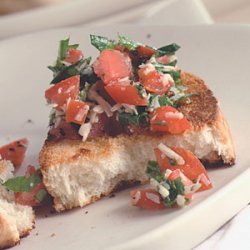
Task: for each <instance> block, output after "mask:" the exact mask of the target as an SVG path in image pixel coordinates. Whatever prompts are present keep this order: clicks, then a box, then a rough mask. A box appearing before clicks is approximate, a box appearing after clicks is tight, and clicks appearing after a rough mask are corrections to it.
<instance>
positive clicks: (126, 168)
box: [39, 72, 235, 211]
mask: <svg viewBox="0 0 250 250" xmlns="http://www.w3.org/2000/svg"><path fill="white" fill-rule="evenodd" d="M181 80H182V82H183V84H184V85H186V86H187V87H188V90H187V92H190V93H195V94H196V95H195V96H192V97H191V99H192V102H191V103H190V104H186V103H183V105H181V106H180V108H179V110H180V111H181V112H182V113H183V114H184V115H185V116H186V117H187V118H188V119H189V121H190V122H191V125H192V128H191V129H190V130H188V131H186V132H184V133H183V134H180V135H171V134H153V133H148V134H147V133H142V134H135V135H127V134H121V135H118V136H116V137H96V138H93V139H88V140H87V141H85V142H82V141H81V140H80V139H75V140H72V139H67V138H64V139H63V138H61V139H60V140H54V139H53V137H51V136H49V138H48V139H47V141H46V142H45V144H44V146H43V148H42V150H41V152H40V158H39V161H40V165H41V170H42V174H43V181H44V184H45V186H46V188H47V189H48V191H49V193H50V194H51V195H52V196H53V197H54V206H55V209H56V210H57V211H63V210H65V209H71V208H74V207H78V206H80V207H82V206H85V205H87V204H89V203H92V202H93V201H95V200H97V199H99V198H100V197H101V196H105V195H109V194H110V193H111V192H112V191H113V190H115V189H116V188H117V187H118V186H119V185H120V184H121V183H124V182H126V183H129V184H130V183H132V182H141V183H145V182H147V180H148V178H147V176H146V174H145V168H146V165H147V162H148V160H152V159H154V153H153V148H154V147H155V146H157V145H158V144H159V143H160V142H162V143H165V144H167V145H169V146H178V147H183V148H185V149H188V150H190V151H192V152H193V153H194V154H195V155H196V156H197V157H198V158H199V159H201V160H202V161H204V162H207V163H209V164H215V163H223V164H227V165H232V164H234V162H235V154H234V148H233V144H232V139H231V135H230V131H229V128H228V125H227V123H226V121H225V119H224V116H223V114H222V112H221V110H220V107H219V104H218V101H217V100H216V98H215V97H214V95H213V93H212V91H211V90H209V88H208V87H207V85H206V84H205V83H204V81H203V80H201V79H200V78H198V77H196V76H194V75H192V74H190V73H186V72H184V73H182V76H181Z"/></svg>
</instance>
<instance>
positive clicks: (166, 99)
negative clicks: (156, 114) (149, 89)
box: [158, 95, 173, 106]
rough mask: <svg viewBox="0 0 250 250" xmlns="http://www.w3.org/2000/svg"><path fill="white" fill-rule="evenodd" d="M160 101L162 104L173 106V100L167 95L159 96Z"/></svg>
mask: <svg viewBox="0 0 250 250" xmlns="http://www.w3.org/2000/svg"><path fill="white" fill-rule="evenodd" d="M158 101H159V104H160V105H161V106H173V101H172V100H171V99H170V98H169V97H168V96H167V95H162V96H159V99H158Z"/></svg>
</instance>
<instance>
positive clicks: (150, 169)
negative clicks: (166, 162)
mask: <svg viewBox="0 0 250 250" xmlns="http://www.w3.org/2000/svg"><path fill="white" fill-rule="evenodd" d="M146 174H147V175H148V177H149V178H153V179H155V180H157V181H158V182H162V181H163V174H162V172H161V169H160V167H159V165H158V163H157V162H156V161H148V165H147V169H146Z"/></svg>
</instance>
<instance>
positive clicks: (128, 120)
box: [118, 112, 140, 125]
mask: <svg viewBox="0 0 250 250" xmlns="http://www.w3.org/2000/svg"><path fill="white" fill-rule="evenodd" d="M118 119H119V122H120V123H121V124H123V125H129V124H131V125H139V124H140V117H139V115H136V114H130V113H126V112H121V113H118Z"/></svg>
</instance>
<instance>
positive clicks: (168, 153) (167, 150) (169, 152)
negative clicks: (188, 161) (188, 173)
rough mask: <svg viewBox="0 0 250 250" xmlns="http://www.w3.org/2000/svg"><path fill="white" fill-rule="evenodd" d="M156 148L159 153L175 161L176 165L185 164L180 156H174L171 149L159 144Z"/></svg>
mask: <svg viewBox="0 0 250 250" xmlns="http://www.w3.org/2000/svg"><path fill="white" fill-rule="evenodd" d="M157 148H158V149H160V150H161V152H162V153H164V154H165V155H166V156H167V157H169V158H170V159H173V160H175V161H176V163H177V165H183V164H185V161H184V159H183V158H182V157H181V156H180V155H178V154H176V153H175V152H174V151H173V150H172V149H171V148H169V147H167V146H166V145H164V144H163V143H160V144H159V145H158V147H157Z"/></svg>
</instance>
